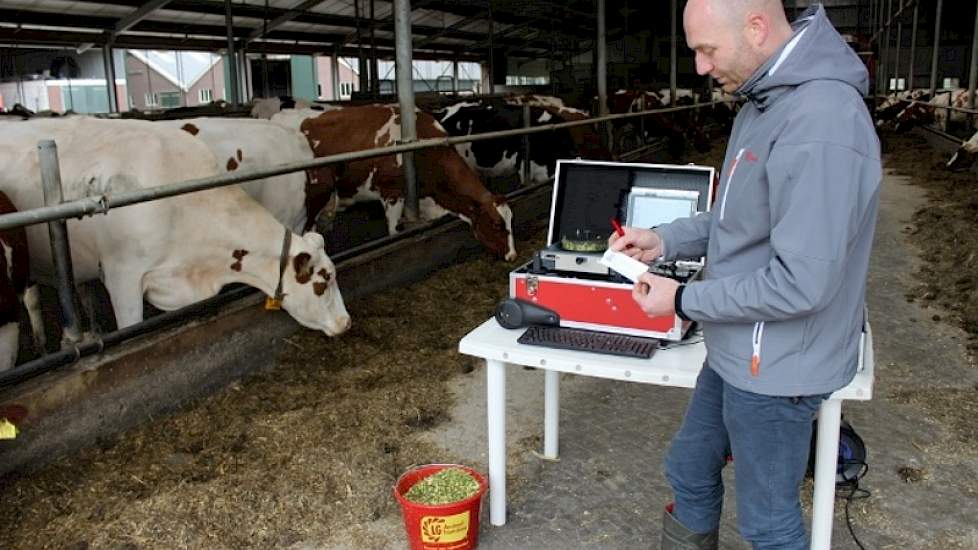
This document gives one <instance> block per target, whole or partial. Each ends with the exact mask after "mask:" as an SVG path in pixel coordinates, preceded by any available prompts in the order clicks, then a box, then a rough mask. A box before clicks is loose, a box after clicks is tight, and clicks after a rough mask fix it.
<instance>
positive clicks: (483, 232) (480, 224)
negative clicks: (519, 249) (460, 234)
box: [472, 195, 516, 262]
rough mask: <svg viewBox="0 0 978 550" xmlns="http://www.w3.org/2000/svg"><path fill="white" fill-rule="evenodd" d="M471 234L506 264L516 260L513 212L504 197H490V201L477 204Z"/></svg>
mask: <svg viewBox="0 0 978 550" xmlns="http://www.w3.org/2000/svg"><path fill="white" fill-rule="evenodd" d="M472 232H473V233H475V238H476V239H478V240H479V242H481V243H482V244H484V245H485V246H486V248H488V249H489V251H490V252H492V253H493V254H495V255H496V256H498V257H500V258H503V259H505V260H506V261H507V262H511V261H513V260H515V259H516V244H515V243H514V241H513V211H512V210H511V209H510V207H509V205H508V204H506V197H504V196H502V195H492V196H491V199H490V200H484V201H482V202H481V203H480V204H479V209H478V212H477V213H476V214H475V216H473V218H472Z"/></svg>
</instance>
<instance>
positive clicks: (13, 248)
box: [0, 191, 43, 372]
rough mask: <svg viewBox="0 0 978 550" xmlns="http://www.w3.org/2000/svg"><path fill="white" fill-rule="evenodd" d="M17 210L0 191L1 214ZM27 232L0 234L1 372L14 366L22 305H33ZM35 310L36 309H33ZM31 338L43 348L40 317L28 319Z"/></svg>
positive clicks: (10, 231)
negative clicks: (24, 303)
mask: <svg viewBox="0 0 978 550" xmlns="http://www.w3.org/2000/svg"><path fill="white" fill-rule="evenodd" d="M16 211H17V208H16V207H15V206H14V203H13V202H11V201H10V198H9V197H7V195H6V194H5V193H4V192H3V191H0V214H10V213H12V212H16ZM29 259H30V254H29V252H28V248H27V231H26V230H25V229H24V228H23V227H15V228H13V229H4V230H3V231H0V372H3V371H5V370H7V369H9V368H11V367H13V366H14V363H15V362H16V361H17V350H18V348H19V343H20V318H21V315H20V311H21V307H20V305H21V303H23V302H24V301H25V294H26V300H27V301H28V303H35V304H36V300H37V299H38V294H37V288H36V287H34V286H30V287H29V286H28V269H29V267H28V265H29V264H28V262H29ZM32 309H33V310H34V311H37V309H36V307H34V308H32ZM31 321H32V325H33V329H34V330H33V332H34V339H35V342H36V344H37V345H38V346H40V347H38V348H37V349H43V340H40V339H41V338H42V337H43V328H41V326H42V325H40V324H39V323H40V317H39V316H32V318H31Z"/></svg>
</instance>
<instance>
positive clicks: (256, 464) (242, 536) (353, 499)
mask: <svg viewBox="0 0 978 550" xmlns="http://www.w3.org/2000/svg"><path fill="white" fill-rule="evenodd" d="M534 239H536V240H535V241H533V242H527V241H524V242H520V243H518V244H517V246H518V249H520V250H521V251H522V252H523V256H524V257H528V256H529V252H531V251H532V250H534V249H536V248H539V247H540V246H541V244H542V232H537V233H536V235H535V236H534ZM512 267H513V265H512V264H507V263H504V262H499V261H496V260H493V259H491V258H489V257H487V256H483V257H480V258H478V259H475V260H473V261H470V262H467V263H465V264H463V265H459V266H455V267H452V268H449V269H446V270H444V271H441V272H438V273H435V274H433V275H431V276H430V277H429V278H428V279H426V280H425V281H423V282H420V283H418V284H415V285H412V286H410V287H407V288H397V289H392V290H390V291H389V292H385V293H382V294H379V295H374V296H370V297H368V298H365V299H361V300H357V301H354V302H351V303H348V304H347V306H348V309H349V310H350V312H351V314H352V315H353V317H354V325H353V328H352V329H351V330H350V332H349V333H347V334H344V335H343V336H341V337H339V338H334V339H329V338H326V337H324V336H323V335H322V334H321V333H316V332H312V331H302V332H299V333H297V334H295V335H293V336H291V337H289V338H287V339H286V340H285V341H284V345H283V346H282V351H281V353H280V356H279V358H278V360H277V363H278V364H277V366H276V368H274V369H270V370H268V371H266V372H262V373H259V374H256V375H254V376H251V377H249V378H247V379H245V380H242V381H240V382H238V383H235V384H233V385H232V386H231V387H229V388H227V389H226V390H224V391H222V392H220V393H218V394H216V395H213V396H211V397H209V398H207V399H203V400H201V401H199V402H197V403H195V404H193V405H192V406H191V407H189V408H188V409H187V410H186V411H185V412H182V413H179V414H176V415H174V416H172V417H168V418H165V419H159V420H156V421H153V422H150V423H149V424H148V425H146V426H145V427H142V428H140V429H136V430H132V431H130V432H128V433H126V434H124V435H122V436H120V437H118V438H115V439H113V440H108V441H100V442H98V446H97V447H95V448H92V449H89V450H86V451H83V452H82V453H80V454H78V455H76V456H73V457H70V458H66V459H63V460H59V461H57V462H56V463H54V464H52V465H50V466H48V467H46V468H44V469H42V470H40V471H37V472H34V473H31V474H26V475H12V476H8V477H6V478H3V479H0V494H2V495H3V506H0V521H2V524H3V525H4V526H5V528H4V529H2V530H0V548H10V549H16V548H25V549H27V548H30V549H36V548H71V549H74V550H81V549H86V548H120V549H122V548H125V549H136V548H208V549H214V548H244V547H250V548H287V547H290V546H295V545H298V544H301V543H302V542H303V541H324V540H329V539H330V538H332V537H335V536H339V535H344V536H346V537H347V538H352V539H353V540H358V539H357V533H362V532H364V530H363V529H362V526H363V525H364V524H366V523H368V522H371V521H373V520H376V519H378V518H380V517H382V516H384V515H386V514H389V513H397V511H396V510H395V509H394V508H395V507H396V506H397V505H396V503H395V502H394V499H393V496H392V493H391V487H392V486H393V484H394V481H395V479H396V478H397V476H399V475H400V474H401V473H403V472H404V471H405V470H407V469H408V468H409V467H410V466H412V465H414V464H421V463H428V462H445V461H452V460H453V459H455V457H451V456H446V455H445V453H443V452H440V451H437V450H435V449H434V448H432V447H431V446H430V445H428V444H425V443H422V442H421V438H419V437H415V436H416V434H418V433H419V432H422V431H424V430H428V429H430V428H432V427H435V426H437V425H439V424H441V423H443V422H447V421H449V420H450V419H449V417H448V414H449V410H450V407H451V405H452V398H451V397H450V396H451V394H450V392H449V391H448V384H449V383H450V381H451V380H452V379H453V378H454V377H457V376H474V375H475V374H474V373H473V374H466V372H465V371H470V370H471V369H470V368H469V369H465V368H463V367H464V366H465V365H471V362H470V360H469V359H468V358H465V357H463V356H460V355H459V354H458V352H457V351H456V350H457V345H458V340H459V339H460V338H461V337H462V336H463V335H464V334H465V333H466V332H468V331H469V330H471V329H472V328H473V327H475V326H476V325H478V324H479V323H481V322H483V321H484V320H485V319H486V318H487V317H488V316H489V315H490V314H491V313H492V311H493V308H494V306H495V304H496V303H497V302H498V300H499V299H501V298H502V297H504V296H505V295H506V293H507V292H508V272H509V271H510V269H512ZM361 542H362V543H361ZM361 542H358V544H357V545H358V547H359V548H365V549H369V548H373V547H375V544H376V543H373V544H372V543H371V542H370V540H369V538H368V537H366V536H365V535H364V536H363V537H362V539H361Z"/></svg>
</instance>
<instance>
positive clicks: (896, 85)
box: [890, 78, 907, 91]
mask: <svg viewBox="0 0 978 550" xmlns="http://www.w3.org/2000/svg"><path fill="white" fill-rule="evenodd" d="M906 89H907V79H905V78H891V79H890V91H900V90H906Z"/></svg>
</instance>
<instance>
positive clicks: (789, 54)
mask: <svg viewBox="0 0 978 550" xmlns="http://www.w3.org/2000/svg"><path fill="white" fill-rule="evenodd" d="M792 28H793V29H794V32H793V33H792V35H791V39H790V40H788V42H787V43H785V45H784V46H782V47H781V49H779V50H778V51H777V52H775V54H774V55H772V56H771V57H770V59H768V60H767V61H766V62H765V63H764V64H763V65H761V66H760V68H758V69H757V70H756V71H754V74H753V75H752V76H751V77H750V79H749V80H748V81H747V82H745V83H744V84H743V85H742V86H741V87H740V88H739V89H738V90H737V91H736V92H735V93H736V94H737V95H741V96H744V97H746V98H747V99H749V100H750V101H751V102H752V103H753V104H754V105H755V106H757V108H758V109H760V110H762V111H763V110H765V109H767V107H768V106H770V105H771V103H773V102H775V101H777V99H778V98H779V97H780V96H781V95H782V94H783V93H784V92H786V91H788V90H789V89H791V88H793V87H796V86H800V85H802V84H804V83H806V82H810V81H813V80H838V81H841V82H845V83H846V84H848V85H850V86H852V87H853V88H855V89H856V90H858V91H859V93H860V95H866V94H867V93H868V92H869V72H868V71H867V70H866V66H865V65H863V63H862V61H861V60H860V59H859V56H858V55H856V52H854V51H853V50H852V48H851V47H850V46H849V45H848V44H846V42H845V40H843V39H842V36H841V35H840V34H839V33H838V31H836V30H835V27H834V26H832V22H831V21H829V18H828V16H827V15H826V14H825V8H823V7H822V5H821V4H814V5H812V6H811V7H810V8H808V10H806V11H805V13H803V14H802V15H801V17H799V18H798V19H797V20H796V21H795V22H794V23H793V24H792Z"/></svg>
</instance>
